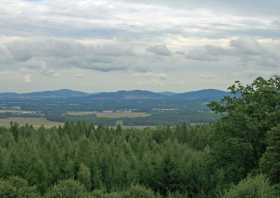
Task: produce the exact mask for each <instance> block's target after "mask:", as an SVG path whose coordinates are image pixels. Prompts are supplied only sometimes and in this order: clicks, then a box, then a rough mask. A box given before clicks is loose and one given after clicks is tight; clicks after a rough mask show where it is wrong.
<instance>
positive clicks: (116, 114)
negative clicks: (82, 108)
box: [95, 112, 150, 119]
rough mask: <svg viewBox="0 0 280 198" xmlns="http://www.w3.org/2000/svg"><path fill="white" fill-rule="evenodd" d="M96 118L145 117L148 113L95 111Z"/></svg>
mask: <svg viewBox="0 0 280 198" xmlns="http://www.w3.org/2000/svg"><path fill="white" fill-rule="evenodd" d="M95 115H96V117H97V118H111V119H114V118H145V117H149V116H150V114H148V113H144V112H97V113H95Z"/></svg>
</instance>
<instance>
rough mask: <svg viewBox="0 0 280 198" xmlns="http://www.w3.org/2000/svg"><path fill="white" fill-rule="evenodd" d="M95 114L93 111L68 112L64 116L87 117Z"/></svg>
mask: <svg viewBox="0 0 280 198" xmlns="http://www.w3.org/2000/svg"><path fill="white" fill-rule="evenodd" d="M95 113H96V112H93V111H69V112H66V113H65V115H68V116H89V115H95Z"/></svg>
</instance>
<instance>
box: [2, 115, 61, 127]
mask: <svg viewBox="0 0 280 198" xmlns="http://www.w3.org/2000/svg"><path fill="white" fill-rule="evenodd" d="M11 122H16V123H18V124H20V125H25V124H29V125H33V126H34V127H35V128H38V127H40V126H44V127H46V128H51V127H54V126H61V125H63V123H61V122H53V121H49V120H47V119H46V118H24V117H14V118H3V119H0V126H3V127H9V126H10V123H11Z"/></svg>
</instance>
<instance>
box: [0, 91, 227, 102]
mask: <svg viewBox="0 0 280 198" xmlns="http://www.w3.org/2000/svg"><path fill="white" fill-rule="evenodd" d="M227 95H229V93H228V92H225V91H221V90H216V89H204V90H199V91H191V92H185V93H174V92H159V93H158V92H152V91H146V90H132V91H116V92H102V93H95V94H89V93H86V92H81V91H74V90H69V89H61V90H54V91H41V92H31V93H22V94H19V93H13V92H11V93H0V98H13V99H16V98H18V99H24V98H26V99H30V98H37V99H40V98H42V99H47V98H52V99H53V98H66V99H71V98H80V99H83V100H165V99H166V100H169V99H173V100H188V101H192V100H200V101H201V100H205V101H211V100H217V99H221V98H223V97H224V96H227Z"/></svg>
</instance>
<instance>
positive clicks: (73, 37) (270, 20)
mask: <svg viewBox="0 0 280 198" xmlns="http://www.w3.org/2000/svg"><path fill="white" fill-rule="evenodd" d="M251 5H252V2H251V1H245V2H244V1H241V0H236V1H226V0H222V1H218V0H211V1H210V0H201V1H197V0H196V1H194V0H189V1H182V0H174V1H169V0H152V1H145V0H144V1H132V0H114V1H113V0H95V1H92V0H67V1H66V0H51V1H50V0H1V2H0V29H1V32H0V82H1V83H0V84H2V85H1V86H0V90H3V91H5V90H7V91H9V90H18V91H29V90H34V89H35V90H39V89H55V88H65V86H66V88H76V89H84V90H104V89H133V88H140V89H141V88H142V89H156V90H177V91H185V90H189V89H198V88H223V89H224V88H226V86H227V85H228V84H230V83H231V82H233V81H234V80H237V79H239V80H243V81H247V80H250V79H252V78H254V77H256V76H258V75H264V76H269V75H273V74H277V73H279V71H280V64H279V53H278V52H279V50H280V14H279V13H278V10H279V9H280V3H279V1H276V0H268V1H261V0H256V1H254V7H253V8H252V6H251ZM240 70H242V72H240ZM7 72H8V74H9V75H11V76H10V77H8V76H7ZM97 76H98V77H97ZM77 77H78V79H80V81H81V83H80V84H77V83H74V82H73V79H77ZM93 78H94V79H93ZM89 79H93V80H92V81H94V83H93V82H92V81H90V80H89ZM104 80H107V81H108V82H107V84H106V86H103V85H102V86H101V85H100V84H104ZM49 81H52V82H55V84H53V83H49ZM74 81H75V80H74ZM82 81H84V82H82ZM7 82H8V84H9V87H7V86H6V85H7ZM65 82H67V83H65ZM72 82H73V83H72Z"/></svg>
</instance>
